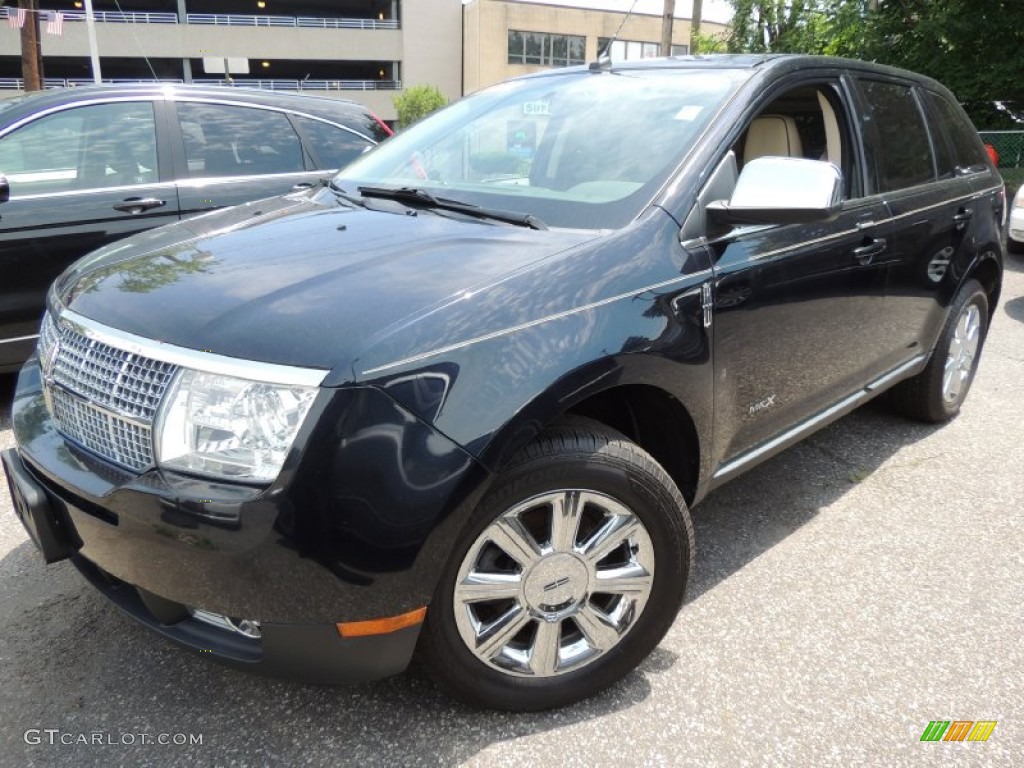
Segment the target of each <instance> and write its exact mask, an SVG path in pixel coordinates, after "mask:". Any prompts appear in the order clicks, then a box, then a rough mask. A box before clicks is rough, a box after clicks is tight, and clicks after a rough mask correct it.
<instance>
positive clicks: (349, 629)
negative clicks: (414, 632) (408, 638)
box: [338, 606, 427, 637]
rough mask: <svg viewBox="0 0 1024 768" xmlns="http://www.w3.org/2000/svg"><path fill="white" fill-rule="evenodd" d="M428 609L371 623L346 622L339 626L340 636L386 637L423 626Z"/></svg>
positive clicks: (372, 620) (374, 620) (371, 620)
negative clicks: (389, 634)
mask: <svg viewBox="0 0 1024 768" xmlns="http://www.w3.org/2000/svg"><path fill="white" fill-rule="evenodd" d="M426 615H427V607H426V606H423V607H422V608H417V609H416V610H415V611H409V612H408V613H402V614H399V615H398V616H389V617H387V618H386V619H370V620H369V621H345V622H341V623H339V624H338V634H339V635H341V636H342V637H367V636H368V635H386V634H387V633H388V632H397V631H398V630H400V629H405V628H406V627H412V626H415V625H416V624H422V623H423V619H424V618H426Z"/></svg>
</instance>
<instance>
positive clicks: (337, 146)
mask: <svg viewBox="0 0 1024 768" xmlns="http://www.w3.org/2000/svg"><path fill="white" fill-rule="evenodd" d="M294 119H295V122H296V123H297V124H298V126H299V130H300V131H302V133H304V134H305V137H306V138H307V139H308V140H309V143H311V144H312V145H313V151H314V152H315V153H316V157H317V160H318V161H319V164H318V167H317V170H321V171H322V170H329V169H337V168H344V167H345V166H346V165H348V164H349V163H351V162H352V161H353V160H355V159H356V158H357V157H359V156H360V155H361V154H363V152H365V151H366V149H367V148H368V147H372V146H373V143H372V142H370V141H369V140H367V139H365V138H363V137H362V136H359V135H357V134H355V133H352V131H348V130H345V129H344V128H339V127H338V126H336V125H331V124H330V123H324V122H321V121H320V120H311V119H309V118H308V117H296V118H294Z"/></svg>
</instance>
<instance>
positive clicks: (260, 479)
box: [3, 56, 1006, 709]
mask: <svg viewBox="0 0 1024 768" xmlns="http://www.w3.org/2000/svg"><path fill="white" fill-rule="evenodd" d="M1005 215H1006V201H1005V199H1004V194H1003V186H1002V182H1001V180H1000V178H999V175H998V174H997V173H996V171H995V169H994V167H993V166H992V164H991V162H990V160H989V158H988V155H987V154H986V152H985V149H984V147H983V146H982V143H981V140H980V139H979V138H978V135H977V133H976V132H974V130H973V129H972V128H971V127H970V123H969V122H968V120H967V117H966V116H965V115H964V113H963V111H962V110H961V109H960V107H959V106H958V105H957V102H956V100H955V99H954V98H953V96H952V95H951V94H950V93H949V91H947V90H946V89H945V88H943V87H942V86H941V85H939V84H938V83H936V82H934V81H932V80H929V79H926V78H922V77H918V76H915V75H913V74H911V73H908V72H905V71H900V70H895V69H888V68H883V67H879V66H874V65H870V64H865V63H861V62H856V61H845V60H838V59H828V58H811V57H802V56H768V57H765V56H724V57H715V56H713V57H696V58H686V57H684V58H679V59H669V60H658V61H646V62H626V63H622V64H610V63H608V62H599V63H596V64H595V65H593V66H591V67H590V68H577V69H566V70H559V71H554V72H549V73H544V74H540V75H537V76H532V77H527V78H523V79H519V80H515V81H511V82H507V83H504V84H502V85H499V86H496V87H494V88H491V89H489V90H486V91H484V92H482V93H479V94H477V95H474V96H472V97H470V98H467V99H464V100H462V101H460V102H458V103H456V104H455V105H453V106H451V107H449V108H448V109H446V110H444V111H443V112H441V113H439V114H437V115H435V116H433V117H431V118H429V119H427V120H425V121H424V122H422V123H420V124H418V125H416V126H414V127H413V128H411V129H410V130H409V131H407V132H405V133H404V134H401V135H399V136H396V137H395V138H393V139H391V140H389V141H388V142H386V143H385V144H383V145H382V146H381V147H380V148H378V149H377V150H375V151H374V152H371V153H369V154H367V155H366V156H365V157H362V158H360V159H359V160H357V161H356V162H355V163H353V164H352V165H350V166H349V167H348V168H347V169H345V170H344V171H343V172H342V173H341V174H339V175H338V176H337V177H336V178H335V179H334V180H333V182H332V183H331V184H330V185H329V186H328V187H323V188H321V189H318V190H314V191H309V192H307V193H298V194H294V195H289V196H285V197H281V198H277V199H275V200H267V201H261V202H259V203H256V204H247V205H245V206H240V207H237V208H233V209H230V210H227V211H223V212H218V213H214V214H210V215H207V216H203V217H199V218H194V219H191V220H189V221H185V222H181V223H180V224H177V225H172V226H170V227H166V228H162V229H159V230H156V231H154V232H151V233H147V234H145V235H141V236H138V237H136V238H133V239H131V240H128V241H125V242H122V243H119V244H116V245H114V246H108V247H107V248H105V249H101V250H100V251H97V252H96V253H94V254H92V255H91V256H89V257H87V258H86V259H84V260H82V261H80V262H79V263H77V264H76V265H75V266H74V267H72V268H71V269H69V270H68V271H67V272H65V273H64V274H63V275H62V276H61V277H60V278H59V279H58V280H57V282H56V283H55V285H54V287H53V289H52V291H51V293H50V295H49V304H48V312H47V316H46V319H45V321H44V324H43V329H42V337H41V339H40V343H39V350H38V356H37V357H34V358H33V359H32V360H30V361H29V363H28V364H27V365H26V366H25V368H24V369H23V370H22V372H21V375H20V378H19V381H18V387H17V391H16V394H15V399H14V405H13V424H14V432H15V436H16V438H17V442H18V448H17V450H10V451H7V452H5V453H4V454H3V462H4V466H5V468H6V471H7V474H8V478H9V481H10V485H11V492H12V495H13V498H14V502H15V507H16V509H17V510H18V514H19V515H20V516H21V518H22V520H23V521H24V524H25V527H26V528H27V530H28V531H29V534H30V535H31V537H32V539H33V540H34V541H35V542H36V543H37V545H38V546H39V547H40V549H41V550H42V553H43V555H44V557H45V558H46V560H47V561H49V562H53V561H56V560H61V559H64V558H71V560H72V561H73V563H74V564H75V565H76V567H77V568H78V569H79V570H80V571H81V572H82V573H83V574H84V575H85V577H86V578H87V579H89V581H90V582H91V583H92V584H94V585H95V586H96V588H97V589H99V590H101V591H102V592H103V593H104V594H106V595H107V596H108V597H109V598H110V599H111V600H113V601H114V602H115V603H116V604H117V605H118V606H120V607H121V608H122V609H123V610H124V611H126V612H127V613H128V614H129V615H131V616H132V617H134V618H135V619H137V620H138V621H140V622H142V623H144V624H146V625H147V626H149V627H151V628H152V629H153V630H155V631H156V632H158V633H160V634H162V635H164V636H165V637H168V638H171V639H173V640H175V641H177V642H179V643H180V644H182V645H183V646H185V647H186V648H190V649H192V650H194V651H204V652H206V653H205V655H208V656H212V657H214V658H217V659H220V660H221V661H223V662H225V663H228V664H231V665H234V666H236V667H239V668H243V669H249V670H253V671H258V672H262V673H266V674H271V675H282V676H287V677H293V678H300V679H306V680H317V681H336V682H337V681H353V680H367V679H371V678H376V677H380V676H383V675H388V674H393V673H397V672H399V671H401V670H402V669H404V668H405V667H406V665H407V664H408V663H409V660H410V658H411V656H412V654H413V652H414V649H416V648H417V647H418V648H419V650H420V651H421V653H422V655H423V657H424V658H425V659H426V660H427V661H428V662H429V663H430V666H431V668H432V669H433V671H434V673H435V674H436V676H437V678H438V679H439V681H440V682H441V684H442V685H443V686H445V687H446V688H447V689H448V690H449V691H451V692H452V693H453V694H455V695H456V696H459V697H461V698H462V699H464V700H466V701H469V702H471V703H473V704H475V705H479V706H486V707H497V708H504V709H539V708H544V707H551V706H558V705H562V704H566V703H568V702H572V701H575V700H578V699H580V698H582V697H585V696H588V695H591V694H593V693H594V692H596V691H598V690H600V689H602V688H604V687H606V686H608V685H610V684H612V683H614V682H615V681H616V680H618V679H620V678H621V677H622V676H623V675H625V674H626V673H627V672H629V670H631V669H633V668H634V667H635V666H636V665H637V664H639V663H640V662H641V661H642V660H643V659H644V657H645V656H646V655H647V654H648V653H650V651H651V650H652V649H653V648H654V647H655V646H656V645H657V644H658V642H659V641H660V640H661V638H662V637H663V636H664V634H665V632H666V631H667V630H668V629H669V627H670V626H671V625H672V622H673V621H675V620H676V615H677V612H678V611H679V609H680V606H681V605H682V602H683V596H684V592H685V589H686V584H687V581H688V579H689V577H690V572H691V569H692V562H693V553H694V539H693V529H692V527H691V523H690V517H689V512H688V508H689V507H691V506H693V505H694V504H696V503H698V502H699V501H700V500H701V499H702V498H703V497H704V496H705V495H706V494H707V493H708V492H709V491H711V490H712V489H714V488H715V487H717V486H719V485H721V484H722V483H724V482H725V481H727V480H728V479H730V478H732V477H734V476H736V475H737V474H739V473H740V472H742V471H744V470H746V469H747V468H749V467H752V466H754V465H756V464H757V463H758V462H761V461H763V460H764V459H766V458H768V457H770V456H772V455H774V454H776V453H778V452H779V451H781V450H783V449H785V448H786V447H788V446H790V445H792V444H793V443H795V442H796V441H797V440H799V439H801V438H803V437H804V436H806V435H808V434H809V433H811V432H813V431H814V430H816V429H819V428H820V427H822V426H824V425H826V424H828V423H829V422H831V421H833V420H835V419H837V418H839V417H840V416H841V415H843V414H845V413H848V412H849V411H851V410H852V409H854V408H856V407H858V406H859V405H861V404H862V403H864V402H866V401H867V400H869V399H871V398H873V397H875V396H876V395H878V394H880V393H882V392H886V393H887V396H888V397H889V398H890V399H891V401H892V403H893V405H894V406H896V407H897V408H899V409H900V410H901V411H903V412H904V413H906V414H908V415H909V416H912V417H914V418H917V419H922V420H925V421H930V422H942V421H945V420H948V419H950V418H952V417H953V416H955V415H956V414H957V412H958V411H959V409H960V406H961V404H962V403H963V402H964V398H965V397H966V395H967V392H968V390H969V388H970V385H971V381H972V378H973V376H974V373H975V371H976V369H977V366H978V361H979V358H980V354H981V350H982V345H983V343H984V340H985V334H986V330H987V328H988V324H989V320H990V318H991V316H992V312H993V311H994V308H995V307H996V303H997V301H998V299H999V291H1000V285H1001V280H1002V269H1003V266H1002V265H1003V246H1002V244H1001V236H1000V235H1001V232H1002V229H1003V227H1004V226H1005ZM684 620H685V618H684ZM39 652H40V653H46V649H45V648H44V649H40V651H39Z"/></svg>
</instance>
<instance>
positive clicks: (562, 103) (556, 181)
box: [335, 69, 749, 229]
mask: <svg viewBox="0 0 1024 768" xmlns="http://www.w3.org/2000/svg"><path fill="white" fill-rule="evenodd" d="M748 76H749V73H748V72H745V71H734V70H710V71H708V70H704V71H699V70H653V69H652V70H626V71H619V72H613V73H610V72H602V73H591V72H579V71H577V72H572V73H566V74H560V75H557V76H549V77H539V78H525V79H522V80H514V81H510V82H507V83H503V84H501V85H498V86H495V87H493V88H489V89H487V90H485V91H482V92H480V93H478V94H475V95H473V96H470V97H468V98H466V99H463V100H462V101H459V102H457V103H455V104H453V105H452V106H450V107H448V108H447V109H445V110H443V111H441V112H439V113H438V114H436V115H433V116H432V117H430V118H429V119H427V120H424V121H423V122H421V123H419V124H417V125H415V126H413V127H412V128H410V129H409V130H407V131H405V132H402V133H400V134H398V135H397V136H395V137H393V138H391V139H389V140H388V141H386V142H385V143H384V144H382V145H381V146H380V147H378V148H377V149H375V150H373V151H371V152H369V153H367V154H366V155H364V156H363V157H362V158H360V159H358V160H357V161H355V162H354V163H353V164H352V165H350V166H348V167H347V168H345V169H344V170H343V171H341V173H339V174H338V176H337V177H336V178H335V183H336V184H337V186H339V187H341V188H343V189H344V190H345V191H346V192H348V193H350V194H355V193H357V191H358V189H357V188H358V187H360V186H373V187H393V188H399V187H414V188H416V189H420V190H424V191H426V192H428V193H429V194H431V195H435V196H437V197H444V198H447V199H455V200H458V201H460V202H465V203H471V204H473V205H478V206H483V207H486V208H493V209H500V210H504V211H516V212H521V213H524V214H529V215H532V216H536V217H538V218H539V219H541V220H543V221H544V222H546V223H547V224H548V225H549V226H553V227H574V228H582V229H608V228H618V227H622V226H625V225H626V224H628V223H629V222H630V221H632V220H633V219H635V218H636V217H637V216H638V215H639V214H640V213H641V212H642V211H643V209H644V208H645V207H646V206H647V204H648V203H649V202H650V200H651V199H652V197H653V195H654V194H655V192H657V190H658V189H659V188H660V187H661V186H662V185H663V184H664V183H665V181H666V180H667V178H668V177H669V175H670V174H671V173H672V171H673V170H674V169H675V168H676V167H677V166H678V165H679V163H680V161H681V160H682V159H683V157H684V156H685V155H686V154H687V153H688V152H689V151H690V149H692V147H693V144H694V142H695V141H696V140H697V138H698V137H699V136H700V135H701V133H702V132H703V131H704V129H705V128H706V127H707V125H708V123H709V122H710V121H711V119H712V118H713V117H714V115H715V114H716V113H717V112H718V111H719V109H720V108H721V107H722V105H723V104H724V103H725V102H726V101H727V100H728V98H729V97H730V96H731V95H732V94H733V93H734V92H735V90H736V89H737V88H738V87H739V85H740V84H741V83H742V82H743V80H744V79H746V77H748Z"/></svg>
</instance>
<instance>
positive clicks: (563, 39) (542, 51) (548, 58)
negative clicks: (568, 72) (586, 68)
mask: <svg viewBox="0 0 1024 768" xmlns="http://www.w3.org/2000/svg"><path fill="white" fill-rule="evenodd" d="M585 55H586V38H584V37H579V36H576V35H552V34H548V33H547V32H519V31H517V30H514V29H510V30H509V31H508V63H509V64H537V65H540V66H545V67H569V66H573V65H575V64H583V63H585V60H584V57H585Z"/></svg>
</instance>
